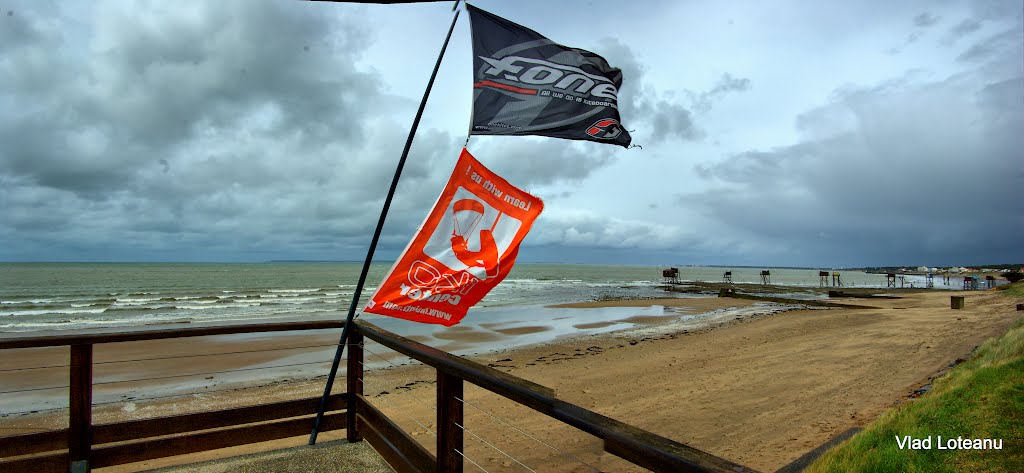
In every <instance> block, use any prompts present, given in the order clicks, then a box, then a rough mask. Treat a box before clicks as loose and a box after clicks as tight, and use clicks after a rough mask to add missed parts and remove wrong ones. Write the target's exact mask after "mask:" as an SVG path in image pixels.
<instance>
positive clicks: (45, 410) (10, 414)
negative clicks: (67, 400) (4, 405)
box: [0, 406, 68, 429]
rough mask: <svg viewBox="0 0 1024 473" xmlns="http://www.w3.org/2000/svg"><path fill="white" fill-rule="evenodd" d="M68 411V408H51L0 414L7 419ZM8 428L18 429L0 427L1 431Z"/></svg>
mask: <svg viewBox="0 0 1024 473" xmlns="http://www.w3.org/2000/svg"><path fill="white" fill-rule="evenodd" d="M66 410H68V407H67V406H64V407H51V408H49V409H33V410H31V411H18V412H6V413H2V414H0V416H3V417H7V416H16V415H21V414H39V413H43V412H52V411H66ZM7 428H12V429H13V428H17V427H0V429H7Z"/></svg>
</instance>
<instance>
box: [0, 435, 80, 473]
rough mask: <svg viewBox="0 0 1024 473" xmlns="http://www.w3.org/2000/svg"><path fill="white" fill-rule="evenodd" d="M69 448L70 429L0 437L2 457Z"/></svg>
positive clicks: (0, 455) (0, 454)
mask: <svg viewBox="0 0 1024 473" xmlns="http://www.w3.org/2000/svg"><path fill="white" fill-rule="evenodd" d="M67 448H68V429H60V430H48V431H46V432H36V433H32V434H19V435H8V436H6V437H0V458H9V457H16V456H18V455H30V454H33V453H42V452H50V451H54V450H66V449H67ZM0 471H3V469H0Z"/></svg>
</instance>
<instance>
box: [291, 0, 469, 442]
mask: <svg viewBox="0 0 1024 473" xmlns="http://www.w3.org/2000/svg"><path fill="white" fill-rule="evenodd" d="M458 7H459V1H458V0H456V1H455V6H454V7H452V10H453V11H455V17H454V18H452V24H451V26H449V27H448V35H447V36H445V38H444V44H443V45H441V52H440V53H439V54H438V55H437V63H435V64H434V72H433V73H431V74H430V81H429V82H427V90H425V91H423V99H422V100H420V108H419V109H418V110H416V118H415V119H413V121H412V127H411V128H410V129H409V137H408V138H406V140H405V148H404V149H403V150H402V157H401V158H399V159H398V166H397V167H395V176H394V177H393V178H392V179H391V188H390V189H388V196H387V198H385V199H384V208H382V209H381V210H380V218H379V219H378V220H377V228H376V229H375V230H374V232H373V238H372V239H371V240H370V248H369V249H368V250H367V251H366V260H365V261H363V270H362V271H361V272H360V273H359V282H358V283H356V290H355V293H354V294H352V304H351V305H349V307H348V316H347V317H346V318H345V326H344V328H342V329H341V339H340V340H339V341H338V347H337V349H336V350H335V352H334V362H333V363H332V364H331V374H330V375H329V376H328V377H327V386H325V387H324V395H323V396H321V397H320V407H319V408H318V409H317V412H316V420H314V421H313V431H312V432H311V433H310V434H309V444H310V445H314V444H316V437H317V434H318V433H319V430H320V421H321V420H322V419H323V417H324V411H325V410H326V407H327V398H328V397H329V396H330V395H331V389H332V388H333V387H334V378H335V376H337V374H338V365H339V364H340V363H341V355H342V353H344V351H345V343H346V342H347V341H348V333H349V329H350V328H351V327H352V321H353V319H354V318H355V313H356V307H357V306H358V305H359V296H360V295H361V294H362V292H363V284H365V283H366V274H367V273H368V272H369V270H370V262H371V261H372V260H373V252H374V250H376V249H377V241H378V240H380V233H381V230H382V229H383V228H384V220H385V219H386V218H387V215H388V209H389V208H391V200H392V199H393V198H394V196H395V189H396V188H397V187H398V179H399V178H400V177H401V176H402V168H404V167H405V159H406V158H407V157H408V156H409V148H411V147H412V139H413V137H414V136H415V135H416V128H417V127H419V125H420V118H421V117H422V116H423V109H424V108H425V107H426V106H427V97H429V96H430V89H431V88H432V87H433V86H434V79H435V78H436V77H437V70H438V69H440V68H441V59H442V58H443V57H444V52H445V50H446V49H448V41H449V40H450V39H451V38H452V31H455V22H456V21H458V19H459V9H458Z"/></svg>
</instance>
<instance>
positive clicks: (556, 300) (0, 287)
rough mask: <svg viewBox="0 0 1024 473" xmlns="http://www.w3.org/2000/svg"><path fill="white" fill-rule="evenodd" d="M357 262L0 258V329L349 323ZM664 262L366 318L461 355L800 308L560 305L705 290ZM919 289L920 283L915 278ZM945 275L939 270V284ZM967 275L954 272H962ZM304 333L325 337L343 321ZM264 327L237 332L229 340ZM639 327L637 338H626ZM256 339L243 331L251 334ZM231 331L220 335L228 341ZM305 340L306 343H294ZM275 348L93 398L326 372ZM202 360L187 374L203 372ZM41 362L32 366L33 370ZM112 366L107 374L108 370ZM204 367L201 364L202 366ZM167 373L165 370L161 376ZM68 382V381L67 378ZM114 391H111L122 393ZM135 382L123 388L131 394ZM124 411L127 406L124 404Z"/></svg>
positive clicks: (749, 276)
mask: <svg viewBox="0 0 1024 473" xmlns="http://www.w3.org/2000/svg"><path fill="white" fill-rule="evenodd" d="M389 268H390V263H376V264H374V265H372V266H371V268H370V271H369V276H368V279H367V285H366V287H365V288H364V293H363V295H362V297H361V298H360V301H361V303H360V307H362V306H364V305H365V301H366V300H367V299H368V298H369V296H370V295H371V294H372V292H373V291H374V290H375V289H376V285H377V284H378V283H379V282H380V281H381V280H382V278H383V276H384V274H385V273H386V272H387V270H388V269H389ZM360 269H361V264H360V263H345V262H339V263H309V262H280V263H277V262H275V263H251V264H224V263H0V338H10V337H26V336H28V337H31V336H43V335H61V334H72V333H81V332H120V331H127V330H147V329H159V328H175V327H195V326H199V325H211V324H213V325H223V324H244V323H257V322H271V321H293V320H343V319H344V318H345V315H346V313H347V311H348V307H349V305H350V304H351V301H352V297H353V293H354V291H355V287H356V283H357V280H358V277H359V273H360ZM662 269H664V268H662V267H655V266H601V265H576V264H530V263H519V264H517V265H516V266H515V267H514V269H513V270H512V271H511V273H510V274H509V275H508V277H507V278H506V279H505V280H504V281H502V282H501V283H500V284H499V285H498V286H497V287H496V288H494V289H493V290H492V291H491V292H490V293H489V294H488V295H487V296H486V297H485V298H484V299H483V300H482V301H481V302H480V303H479V304H477V305H476V306H475V307H473V308H471V309H470V310H469V314H468V315H467V316H466V318H465V319H464V320H463V321H462V322H461V323H460V324H459V325H457V326H455V327H443V326H440V325H430V324H419V323H414V322H409V321H406V320H401V319H396V318H391V317H383V316H378V315H374V314H361V315H360V317H361V318H362V319H364V320H367V321H370V322H372V323H374V324H376V325H378V326H380V327H381V328H384V329H386V330H390V331H392V332H395V333H397V334H400V335H403V336H407V337H413V338H414V339H416V340H417V341H420V342H422V343H425V344H427V345H431V346H434V347H437V348H440V349H443V350H445V351H448V352H452V353H456V354H460V355H472V354H478V353H486V352H493V351H499V350H506V349H509V348H516V347H520V346H525V345H534V344H539V343H546V342H551V341H555V340H557V339H562V338H566V337H587V336H591V335H597V334H603V333H607V332H613V331H615V332H617V333H630V332H632V333H635V334H636V335H635V336H636V337H637V338H640V337H642V336H644V335H642V333H643V331H645V330H654V329H657V328H659V327H666V325H664V324H662V325H657V324H655V325H652V322H651V320H657V321H662V322H665V323H667V324H676V326H677V327H678V326H683V327H695V328H696V327H701V326H705V325H708V324H711V323H714V322H716V321H724V320H732V319H735V318H736V317H746V316H753V315H769V314H772V313H777V312H781V311H785V310H789V309H792V308H796V307H799V306H793V305H780V304H771V303H765V304H754V305H751V306H747V307H742V308H731V309H719V310H714V311H708V312H703V313H698V312H695V311H691V310H688V309H686V308H681V307H667V306H662V305H656V304H652V305H650V306H642V307H602V308H586V309H578V308H553V307H549V306H550V305H553V304H562V303H570V302H584V301H594V300H602V299H623V298H641V299H646V298H659V297H699V296H700V295H699V294H697V295H695V294H684V293H678V292H666V291H665V289H663V288H662V287H661V286H662V285H663V284H664V282H663V278H662V273H661V271H662ZM679 269H680V272H679V279H680V280H682V281H684V282H685V281H721V280H722V276H723V273H724V272H725V271H732V278H733V281H734V282H737V283H758V282H760V271H761V270H762V269H765V268H721V267H680V268H679ZM768 269H769V270H770V271H771V282H772V283H773V284H775V285H777V286H778V287H781V289H779V290H780V291H782V292H780V293H778V294H775V295H778V296H782V297H790V298H796V299H801V298H802V299H811V298H819V297H822V296H821V294H820V292H815V291H808V290H806V288H807V287H808V286H811V287H817V286H818V282H819V279H818V270H815V269H788V268H768ZM841 277H842V278H843V283H844V285H845V286H848V287H850V286H852V287H885V284H886V281H885V276H884V275H878V274H867V273H863V272H859V271H843V272H842V273H841ZM908 278H910V279H908V282H909V283H914V284H917V285H918V286H920V285H923V284H924V278H923V277H920V278H918V279H913V278H915V277H914V276H908ZM939 281H940V279H936V282H939ZM957 282H959V280H958V281H957ZM329 332H332V331H315V332H304V333H303V336H306V335H308V336H313V335H318V334H319V335H325V336H327V337H321V338H319V339H320V340H323V339H324V338H327V339H328V340H329V339H331V337H332V336H334V335H335V334H338V335H340V330H334V331H333V333H329ZM267 336H268V335H267V334H259V333H257V334H235V335H226V336H221V337H228V338H229V339H231V340H234V341H239V340H240V341H245V340H248V339H249V338H252V339H259V338H260V337H267ZM628 336H634V335H628ZM247 337H248V338H247ZM221 340H224V338H221ZM299 345H303V344H301V343H300V344H299ZM365 350H366V352H367V358H366V360H367V367H368V369H377V368H387V367H389V366H390V365H400V364H404V363H408V362H411V360H408V359H407V358H401V357H395V356H393V355H398V354H397V353H393V352H390V353H389V352H388V350H387V349H386V348H384V347H382V346H379V345H376V344H372V343H370V342H368V343H367V345H366V348H365ZM275 353H278V356H276V358H275V359H273V360H272V361H269V362H265V363H260V364H258V365H257V366H252V367H247V368H244V369H237V370H228V371H219V372H215V373H206V374H204V375H193V376H189V377H180V376H165V375H166V373H162V374H161V376H159V377H157V378H156V379H157V380H156V381H150V384H149V385H148V386H147V387H146V388H145V389H142V390H139V389H136V388H133V389H127V388H123V385H120V384H117V383H122V382H125V381H124V380H130V379H135V378H132V377H125V376H126V375H124V374H122V373H119V372H116V371H109V370H110V369H113V368H112V367H117V366H119V365H116V364H115V365H104V369H105V370H107V371H104V370H98V371H97V374H96V380H97V381H96V382H97V383H99V384H102V385H103V387H104V388H107V389H106V390H100V391H97V392H96V393H95V397H94V401H95V402H97V403H100V404H108V403H122V402H123V403H126V404H124V409H129V410H130V409H133V408H134V407H133V406H134V404H133V403H134V402H137V401H141V400H145V399H153V398H160V397H167V396H178V395H184V394H189V393H191V394H195V393H203V392H213V391H218V390H224V389H233V388H234V387H240V386H250V385H253V384H260V383H266V382H271V381H278V380H296V379H312V378H315V377H317V376H323V375H324V374H325V373H327V371H328V369H329V366H330V362H329V360H331V359H332V357H333V353H334V345H324V346H320V345H317V348H316V349H314V350H302V351H295V352H292V351H289V350H287V349H285V350H282V351H280V352H275ZM201 366H202V364H201V363H198V362H195V363H192V364H185V365H182V367H181V369H185V368H189V369H200V368H201ZM30 369H37V368H30ZM38 369H39V370H42V371H46V370H49V371H47V372H46V373H43V374H48V375H49V376H51V378H52V381H53V383H55V387H53V388H51V387H42V388H39V387H37V386H35V385H32V386H28V385H25V383H27V380H26V379H25V378H23V376H22V375H23V374H24V373H27V371H25V369H24V368H17V369H5V368H3V367H0V399H3V400H4V401H3V402H2V403H0V416H6V415H13V414H15V413H19V414H18V415H21V414H24V413H31V412H35V411H39V410H55V409H56V410H59V409H64V408H66V406H67V394H66V385H64V384H63V383H64V382H63V381H61V380H62V377H63V376H66V374H63V373H65V372H64V371H61V370H63V369H64V368H61V367H60V366H53V367H40V368H38ZM108 371H109V372H108ZM200 371H201V369H200ZM164 377H166V378H167V379H162V378H164ZM61 386H64V387H61ZM115 388H116V389H115ZM126 389H127V390H126ZM126 412H127V411H126Z"/></svg>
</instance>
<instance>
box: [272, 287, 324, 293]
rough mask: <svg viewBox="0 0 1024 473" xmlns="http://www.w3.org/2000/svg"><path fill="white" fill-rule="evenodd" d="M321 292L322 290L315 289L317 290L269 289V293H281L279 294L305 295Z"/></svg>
mask: <svg viewBox="0 0 1024 473" xmlns="http://www.w3.org/2000/svg"><path fill="white" fill-rule="evenodd" d="M319 290H320V288H315V289H268V290H267V292H279V293H281V292H283V293H295V294H304V293H307V292H316V291H319Z"/></svg>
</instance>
